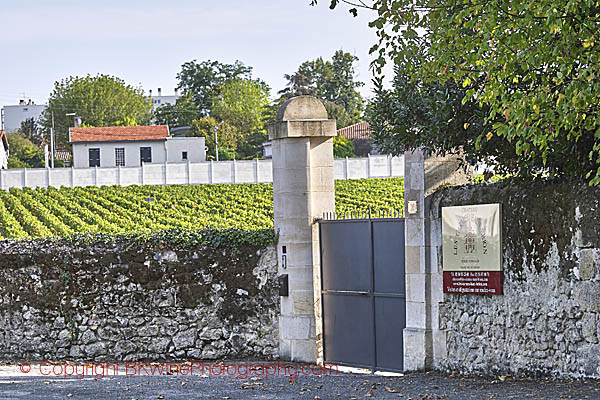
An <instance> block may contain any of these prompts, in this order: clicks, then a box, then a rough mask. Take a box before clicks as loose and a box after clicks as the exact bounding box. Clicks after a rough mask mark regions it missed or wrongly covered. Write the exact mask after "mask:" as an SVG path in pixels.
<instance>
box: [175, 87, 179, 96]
mask: <svg viewBox="0 0 600 400" xmlns="http://www.w3.org/2000/svg"><path fill="white" fill-rule="evenodd" d="M178 94H179V93H177V88H175V96H177V95H178Z"/></svg>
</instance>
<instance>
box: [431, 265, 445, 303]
mask: <svg viewBox="0 0 600 400" xmlns="http://www.w3.org/2000/svg"><path fill="white" fill-rule="evenodd" d="M430 280H431V302H432V303H433V305H434V306H435V305H436V304H437V303H441V302H443V301H444V276H443V275H442V274H441V273H435V274H431V275H430Z"/></svg>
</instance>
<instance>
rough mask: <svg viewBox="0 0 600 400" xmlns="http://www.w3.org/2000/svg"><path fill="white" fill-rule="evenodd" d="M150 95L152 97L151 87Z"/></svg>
mask: <svg viewBox="0 0 600 400" xmlns="http://www.w3.org/2000/svg"><path fill="white" fill-rule="evenodd" d="M150 97H152V89H150Z"/></svg>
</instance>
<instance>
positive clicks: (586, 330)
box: [581, 313, 598, 343]
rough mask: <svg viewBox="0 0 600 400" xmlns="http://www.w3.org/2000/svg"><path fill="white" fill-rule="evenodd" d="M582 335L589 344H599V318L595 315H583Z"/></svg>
mask: <svg viewBox="0 0 600 400" xmlns="http://www.w3.org/2000/svg"><path fill="white" fill-rule="evenodd" d="M581 334H582V336H583V338H584V339H585V340H586V341H587V342H588V343H598V327H597V316H596V314H595V313H585V314H583V318H582V319H581Z"/></svg>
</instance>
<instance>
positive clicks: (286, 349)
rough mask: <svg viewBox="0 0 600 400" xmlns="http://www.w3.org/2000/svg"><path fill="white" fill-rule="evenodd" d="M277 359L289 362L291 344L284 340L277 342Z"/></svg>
mask: <svg viewBox="0 0 600 400" xmlns="http://www.w3.org/2000/svg"><path fill="white" fill-rule="evenodd" d="M279 357H280V358H281V359H282V360H291V358H292V342H291V341H290V340H286V339H280V340H279Z"/></svg>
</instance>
